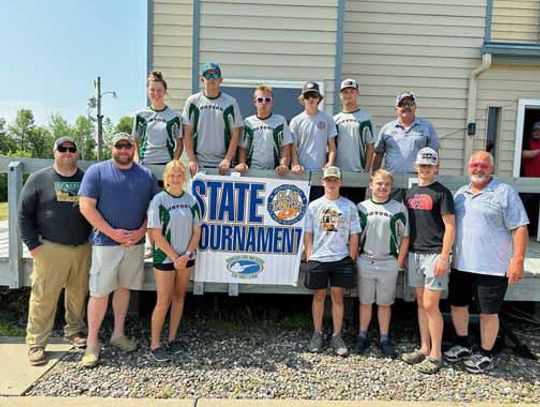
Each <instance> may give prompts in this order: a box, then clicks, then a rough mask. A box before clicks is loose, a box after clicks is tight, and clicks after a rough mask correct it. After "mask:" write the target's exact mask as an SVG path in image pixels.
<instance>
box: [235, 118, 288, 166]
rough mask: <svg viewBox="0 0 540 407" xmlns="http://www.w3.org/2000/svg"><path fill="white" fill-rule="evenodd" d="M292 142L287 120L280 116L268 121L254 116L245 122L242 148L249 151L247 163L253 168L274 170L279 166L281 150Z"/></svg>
mask: <svg viewBox="0 0 540 407" xmlns="http://www.w3.org/2000/svg"><path fill="white" fill-rule="evenodd" d="M292 142H293V140H292V135H291V131H290V130H289V126H288V124H287V120H286V119H285V118H284V117H283V116H281V115H279V114H272V115H271V116H270V117H267V118H266V119H259V118H258V117H257V115H253V116H249V117H248V118H246V119H245V120H244V135H243V137H242V140H241V141H240V147H243V148H245V149H246V150H247V160H246V162H247V165H249V166H250V167H251V168H255V169H261V170H264V169H266V170H273V169H274V168H276V167H277V166H278V165H279V162H280V159H281V148H282V147H283V146H286V145H288V144H292Z"/></svg>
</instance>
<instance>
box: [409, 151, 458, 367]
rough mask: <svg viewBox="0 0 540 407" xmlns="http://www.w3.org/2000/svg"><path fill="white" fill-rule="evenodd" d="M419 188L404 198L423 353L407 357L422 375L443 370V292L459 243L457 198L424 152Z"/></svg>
mask: <svg viewBox="0 0 540 407" xmlns="http://www.w3.org/2000/svg"><path fill="white" fill-rule="evenodd" d="M416 170H417V172H418V186H416V187H414V188H411V189H410V190H409V191H408V192H407V194H406V195H405V205H406V206H407V208H408V210H409V222H410V246H409V262H408V271H407V279H408V284H409V286H410V287H414V289H415V292H416V302H417V304H418V325H419V328H420V340H421V345H420V349H418V350H415V351H413V352H410V353H405V354H403V355H402V359H403V360H404V361H405V362H407V363H410V364H417V367H418V370H419V371H421V372H423V373H428V374H433V373H436V372H437V371H438V370H439V369H440V367H441V365H442V352H441V341H442V333H443V319H442V315H441V311H440V309H439V300H440V297H441V293H442V291H447V290H448V276H449V271H450V270H449V265H450V251H451V249H452V245H453V243H454V235H455V216H454V198H453V196H452V193H451V192H450V191H449V190H448V189H447V188H446V187H445V186H443V185H442V184H440V183H439V182H437V181H435V178H436V176H437V173H438V170H439V157H438V154H437V152H436V151H435V150H433V149H432V148H429V147H425V148H423V149H421V150H420V151H419V152H418V155H417V157H416Z"/></svg>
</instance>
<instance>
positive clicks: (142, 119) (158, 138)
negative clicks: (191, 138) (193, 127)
mask: <svg viewBox="0 0 540 407" xmlns="http://www.w3.org/2000/svg"><path fill="white" fill-rule="evenodd" d="M131 134H132V136H133V137H135V138H136V139H137V140H138V144H139V158H140V160H141V163H142V164H145V165H148V164H166V163H168V162H169V161H170V160H172V158H173V156H174V149H175V147H176V140H177V139H179V138H181V137H182V116H181V115H180V114H179V113H178V112H176V111H174V110H173V109H171V108H170V107H168V106H165V108H164V109H162V110H153V109H152V108H151V107H146V108H144V109H142V110H139V111H138V112H137V113H136V114H135V118H134V120H133V130H132V133H131Z"/></svg>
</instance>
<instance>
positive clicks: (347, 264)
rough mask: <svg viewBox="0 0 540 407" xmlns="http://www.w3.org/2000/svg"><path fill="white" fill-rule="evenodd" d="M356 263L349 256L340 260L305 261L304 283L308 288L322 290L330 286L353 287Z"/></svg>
mask: <svg viewBox="0 0 540 407" xmlns="http://www.w3.org/2000/svg"><path fill="white" fill-rule="evenodd" d="M355 275H356V265H355V264H354V262H353V260H352V259H351V257H350V256H347V257H345V258H344V259H342V260H338V261H331V262H322V261H315V260H310V261H308V263H307V270H306V280H305V282H304V285H305V287H306V288H309V289H310V290H322V289H326V288H328V282H330V286H331V287H341V288H353V287H354V277H355Z"/></svg>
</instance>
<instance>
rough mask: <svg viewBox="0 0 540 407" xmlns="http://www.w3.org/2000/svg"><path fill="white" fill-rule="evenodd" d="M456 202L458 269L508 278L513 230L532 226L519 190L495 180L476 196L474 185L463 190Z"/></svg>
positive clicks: (458, 194) (457, 195) (457, 196)
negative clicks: (472, 189) (473, 190)
mask: <svg viewBox="0 0 540 407" xmlns="http://www.w3.org/2000/svg"><path fill="white" fill-rule="evenodd" d="M454 202H455V207H456V208H455V209H456V240H455V244H454V267H455V268H457V269H458V270H461V271H468V272H471V273H478V274H487V275H492V276H505V275H506V270H507V269H508V265H509V264H510V259H511V257H512V254H513V247H514V245H513V240H512V231H513V230H514V229H516V228H518V227H520V226H523V225H527V224H528V223H529V219H528V218H527V213H526V212H525V208H524V207H523V203H522V202H521V199H520V197H519V195H518V194H517V192H516V190H515V189H514V188H512V187H511V186H510V185H508V184H503V183H502V182H500V181H497V180H496V179H492V180H491V181H490V182H489V184H488V185H487V186H486V187H485V188H484V189H483V190H482V191H480V192H478V193H476V194H473V192H472V191H471V189H470V185H465V186H463V187H461V188H460V189H459V190H458V191H457V192H456V195H455V197H454Z"/></svg>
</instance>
